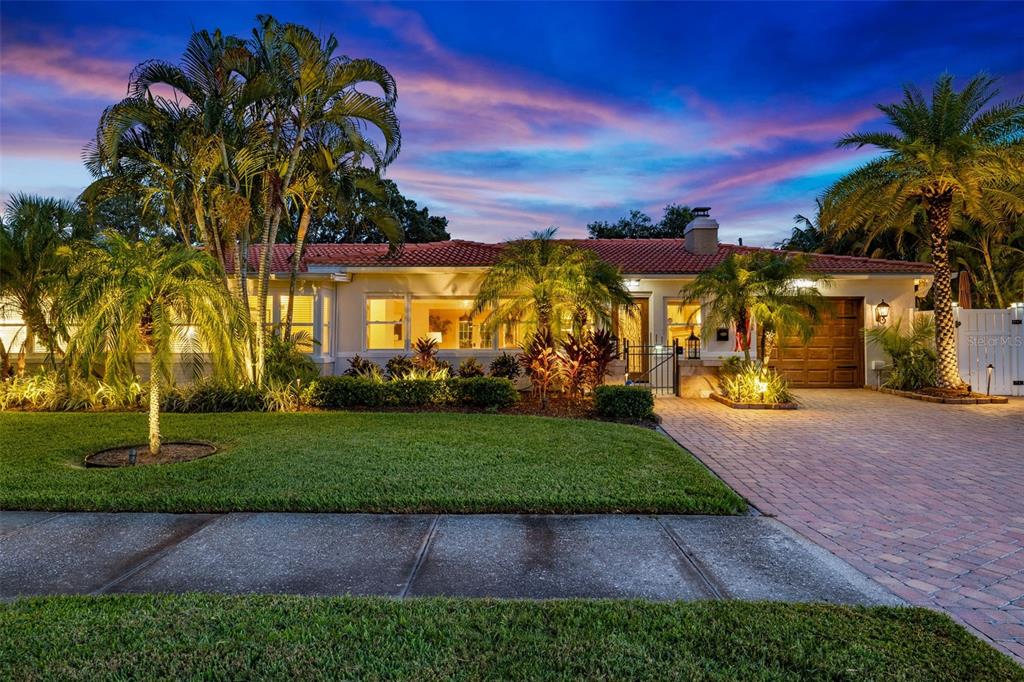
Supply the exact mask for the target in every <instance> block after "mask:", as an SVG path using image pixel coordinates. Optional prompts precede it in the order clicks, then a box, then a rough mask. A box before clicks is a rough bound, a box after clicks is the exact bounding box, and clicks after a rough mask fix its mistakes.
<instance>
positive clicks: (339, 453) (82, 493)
mask: <svg viewBox="0 0 1024 682" xmlns="http://www.w3.org/2000/svg"><path fill="white" fill-rule="evenodd" d="M163 423H164V427H165V428H164V432H165V433H164V437H165V439H166V440H174V439H200V440H209V441H212V442H214V443H217V444H218V445H219V446H221V448H222V452H221V453H218V454H216V455H213V456H212V457H208V458H206V459H202V460H196V461H194V462H188V463H183V464H173V465H158V466H146V467H137V468H131V469H116V470H110V469H106V470H104V469H85V468H84V467H83V466H82V461H83V458H84V457H85V456H86V455H87V454H89V453H90V452H94V451H96V450H100V449H103V448H107V447H111V446H115V445H126V444H131V443H143V442H145V441H146V431H145V429H146V417H145V415H143V414H111V413H93V414H82V413H75V414H54V413H46V414H42V413H35V414H33V413H2V414H0V509H45V510H78V511H168V512H203V511H211V512H212V511H223V512H227V511H323V512H357V511H363V512H455V513H458V512H538V513H545V512H565V513H575V512H649V513H658V512H664V513H701V514H734V513H738V512H742V511H743V510H744V509H745V505H744V503H743V500H742V499H741V498H740V497H739V496H738V495H736V494H735V493H734V492H732V491H731V490H730V489H729V488H728V487H726V486H725V485H724V484H723V483H722V482H721V481H719V480H718V479H717V478H715V477H714V476H712V475H711V474H709V473H708V472H707V471H706V470H705V469H704V468H703V467H702V466H701V465H700V463H699V462H697V461H696V460H695V459H693V457H692V456H691V455H690V454H689V453H687V452H685V451H684V450H682V449H680V448H679V447H678V446H677V445H675V444H674V443H673V442H671V441H670V440H669V439H667V438H665V437H664V436H662V435H661V434H659V433H657V432H654V431H650V430H647V429H642V428H638V427H632V426H624V425H620V424H609V423H603V422H592V421H577V420H567V419H545V418H539V417H519V416H506V415H480V414H438V413H420V414H396V413H387V414H380V413H346V412H325V413H303V414H262V413H260V414H256V413H237V414H202V415H196V414H175V415H165V416H164V418H163Z"/></svg>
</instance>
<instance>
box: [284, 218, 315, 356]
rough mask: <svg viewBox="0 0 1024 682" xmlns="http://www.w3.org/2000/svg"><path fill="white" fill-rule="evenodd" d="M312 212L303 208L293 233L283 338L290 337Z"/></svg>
mask: <svg viewBox="0 0 1024 682" xmlns="http://www.w3.org/2000/svg"><path fill="white" fill-rule="evenodd" d="M311 218H312V212H311V211H310V210H309V207H308V206H307V207H306V208H304V209H303V211H302V217H301V218H299V231H298V232H297V233H296V234H295V251H294V252H293V253H292V270H291V275H290V276H289V278H288V311H287V313H286V314H285V322H284V338H285V339H290V338H291V337H292V312H293V311H294V309H295V283H296V280H298V278H299V267H300V265H301V264H302V247H303V246H305V244H306V233H307V232H308V231H309V221H310V219H311Z"/></svg>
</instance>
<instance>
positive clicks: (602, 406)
mask: <svg viewBox="0 0 1024 682" xmlns="http://www.w3.org/2000/svg"><path fill="white" fill-rule="evenodd" d="M594 408H595V409H596V410H597V413H598V414H599V415H600V416H602V417H604V418H605V419H628V420H631V421H639V420H647V419H654V394H653V393H651V390H650V389H648V388H643V387H642V386H598V387H596V388H595V389H594Z"/></svg>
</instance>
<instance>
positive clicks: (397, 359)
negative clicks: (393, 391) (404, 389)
mask: <svg viewBox="0 0 1024 682" xmlns="http://www.w3.org/2000/svg"><path fill="white" fill-rule="evenodd" d="M415 367H416V365H415V364H414V363H413V361H412V358H410V357H409V356H408V355H396V356H394V357H393V358H391V359H390V360H388V361H387V362H386V363H385V364H384V369H385V370H386V371H387V375H388V379H401V378H403V377H405V376H406V375H407V374H409V373H410V372H411V371H413V369H414V368H415Z"/></svg>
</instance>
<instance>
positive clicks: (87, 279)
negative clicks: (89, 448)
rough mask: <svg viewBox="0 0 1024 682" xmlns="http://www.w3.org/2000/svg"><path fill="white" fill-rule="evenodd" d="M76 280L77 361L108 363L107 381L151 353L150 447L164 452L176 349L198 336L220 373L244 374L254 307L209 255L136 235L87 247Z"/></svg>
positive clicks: (117, 379) (111, 236)
mask: <svg viewBox="0 0 1024 682" xmlns="http://www.w3.org/2000/svg"><path fill="white" fill-rule="evenodd" d="M82 263H83V267H82V269H81V270H80V271H79V272H78V273H77V275H76V277H75V279H74V281H73V290H74V291H75V292H76V296H75V299H74V302H73V303H74V308H75V310H76V312H77V313H78V320H77V324H78V328H77V330H76V331H75V334H74V336H73V337H72V339H71V343H70V344H69V346H68V359H69V361H70V364H71V365H72V366H76V367H78V368H79V369H80V370H82V371H83V372H88V371H90V370H91V369H93V368H94V367H95V366H96V365H98V364H99V363H103V365H104V370H103V371H104V380H106V381H108V382H109V383H122V382H124V381H126V380H130V379H131V378H133V377H134V375H135V368H134V364H135V356H136V354H137V353H138V352H140V351H142V352H145V353H146V355H147V356H148V357H149V371H150V380H149V451H150V453H151V454H152V455H154V456H156V455H159V454H160V395H161V391H160V388H161V384H162V383H169V382H170V381H171V380H172V369H173V360H174V348H175V346H176V345H178V344H182V343H184V342H186V341H187V340H189V339H190V338H191V339H193V340H194V343H196V344H197V345H198V346H199V347H201V348H203V349H204V350H205V352H207V353H209V355H210V357H211V360H212V368H213V370H214V372H215V373H216V374H218V375H224V376H231V377H235V376H237V372H238V370H239V369H240V367H241V362H240V353H239V352H238V349H239V347H240V346H241V345H242V343H241V342H242V341H244V336H243V335H244V333H245V331H246V330H247V311H245V310H243V309H242V308H241V306H240V305H239V304H238V302H237V299H235V298H233V297H232V296H231V295H230V294H229V292H228V291H227V290H226V289H225V288H224V287H223V286H222V285H221V284H220V282H219V281H218V280H219V278H220V274H219V268H218V266H217V263H216V261H215V260H214V259H213V258H212V257H211V256H209V255H208V254H206V253H204V252H202V251H198V250H196V249H193V248H192V247H189V246H185V245H174V246H170V247H164V246H161V245H160V244H158V243H155V242H129V241H128V240H126V239H125V238H124V237H122V236H121V235H119V234H116V233H111V232H108V233H105V235H104V243H103V244H101V245H99V246H94V247H91V248H90V249H89V250H88V252H87V253H85V254H83V258H82Z"/></svg>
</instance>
